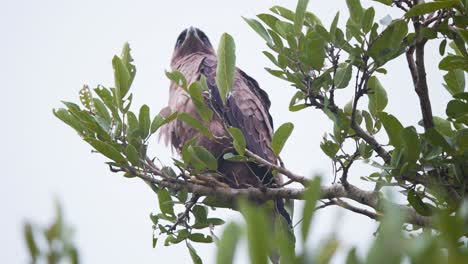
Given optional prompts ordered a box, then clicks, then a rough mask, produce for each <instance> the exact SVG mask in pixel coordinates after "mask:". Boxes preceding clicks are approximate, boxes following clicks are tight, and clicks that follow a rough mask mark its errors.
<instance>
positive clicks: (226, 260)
mask: <svg viewBox="0 0 468 264" xmlns="http://www.w3.org/2000/svg"><path fill="white" fill-rule="evenodd" d="M241 233H242V229H241V228H240V227H239V226H238V225H236V224H235V223H229V224H228V225H227V226H226V228H225V229H224V231H223V234H222V235H221V239H220V240H219V242H218V253H217V255H216V263H218V264H232V263H233V261H234V254H235V253H236V248H237V244H238V242H239V239H240V236H241Z"/></svg>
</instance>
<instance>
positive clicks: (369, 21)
mask: <svg viewBox="0 0 468 264" xmlns="http://www.w3.org/2000/svg"><path fill="white" fill-rule="evenodd" d="M374 16H375V10H374V8H373V7H370V8H368V9H366V11H365V12H364V15H363V17H362V22H361V28H362V31H363V32H364V33H368V32H369V31H370V30H371V28H372V25H373V24H374Z"/></svg>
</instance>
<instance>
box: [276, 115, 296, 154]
mask: <svg viewBox="0 0 468 264" xmlns="http://www.w3.org/2000/svg"><path fill="white" fill-rule="evenodd" d="M293 129H294V125H293V124H292V123H289V122H288V123H284V124H282V125H281V126H280V127H279V128H278V129H277V130H276V131H275V134H274V135H273V140H272V142H271V148H272V149H273V152H274V153H275V155H276V156H278V155H279V154H280V152H281V150H282V149H283V147H284V144H286V141H287V140H288V138H289V136H290V135H291V133H292V131H293Z"/></svg>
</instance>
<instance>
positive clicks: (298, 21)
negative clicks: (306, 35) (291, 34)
mask: <svg viewBox="0 0 468 264" xmlns="http://www.w3.org/2000/svg"><path fill="white" fill-rule="evenodd" d="M308 3H309V0H298V2H297V6H296V14H295V17H294V31H295V32H296V35H300V34H301V30H302V25H303V24H304V16H305V13H306V9H307V4H308Z"/></svg>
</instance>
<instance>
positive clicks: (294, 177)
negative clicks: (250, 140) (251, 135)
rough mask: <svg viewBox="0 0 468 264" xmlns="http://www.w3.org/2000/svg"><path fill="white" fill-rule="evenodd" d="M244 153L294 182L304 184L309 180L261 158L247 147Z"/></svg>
mask: <svg viewBox="0 0 468 264" xmlns="http://www.w3.org/2000/svg"><path fill="white" fill-rule="evenodd" d="M245 153H246V154H247V156H249V157H251V158H253V159H254V160H255V161H256V162H257V163H259V164H261V165H263V166H266V167H268V168H269V169H275V170H277V171H278V172H279V173H281V174H283V175H284V176H286V177H288V178H289V179H291V180H293V181H295V182H299V183H300V184H302V185H303V186H306V185H307V184H308V183H309V180H308V179H307V178H306V177H304V176H300V175H297V174H295V173H293V172H292V171H290V170H288V169H286V168H285V167H281V166H279V165H277V164H273V163H271V162H269V161H267V160H265V159H263V158H262V157H260V156H258V155H255V154H254V153H253V152H252V151H250V150H248V149H245Z"/></svg>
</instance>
